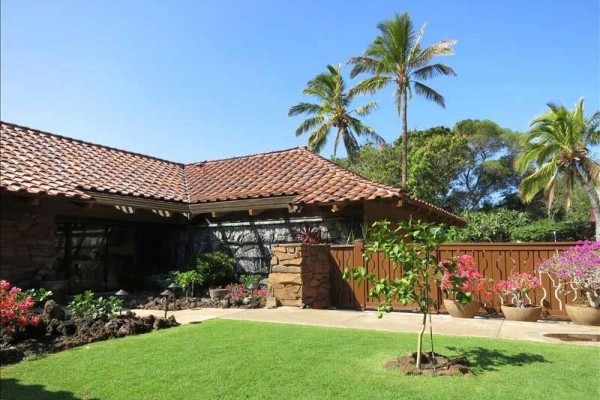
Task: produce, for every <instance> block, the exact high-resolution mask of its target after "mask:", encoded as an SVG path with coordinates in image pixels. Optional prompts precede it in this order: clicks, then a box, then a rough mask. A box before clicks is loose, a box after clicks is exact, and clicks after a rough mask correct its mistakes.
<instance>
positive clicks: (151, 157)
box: [0, 121, 185, 167]
mask: <svg viewBox="0 0 600 400" xmlns="http://www.w3.org/2000/svg"><path fill="white" fill-rule="evenodd" d="M0 123H1V124H2V125H9V126H12V127H17V128H21V129H26V130H28V131H31V132H34V133H37V134H42V135H49V136H53V137H56V138H60V139H65V140H68V141H70V142H76V143H82V144H87V145H91V146H96V147H101V148H104V149H108V150H114V151H118V152H119V153H127V154H132V155H135V156H141V157H145V158H150V159H153V160H157V161H162V162H166V163H169V164H174V165H178V166H181V167H183V166H184V165H185V164H184V163H180V162H177V161H170V160H167V159H164V158H159V157H155V156H150V155H148V154H142V153H138V152H135V151H130V150H123V149H119V148H116V147H112V146H107V145H104V144H99V143H94V142H88V141H87V140H82V139H75V138H72V137H69V136H65V135H59V134H57V133H52V132H48V131H43V130H41V129H36V128H31V127H29V126H25V125H19V124H15V123H12V122H6V121H0Z"/></svg>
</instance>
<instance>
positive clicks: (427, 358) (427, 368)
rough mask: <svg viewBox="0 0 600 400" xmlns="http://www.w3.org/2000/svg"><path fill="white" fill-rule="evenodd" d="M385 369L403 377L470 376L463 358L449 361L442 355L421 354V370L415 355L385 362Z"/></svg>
mask: <svg viewBox="0 0 600 400" xmlns="http://www.w3.org/2000/svg"><path fill="white" fill-rule="evenodd" d="M383 367H384V368H385V369H393V370H398V371H399V372H400V373H401V374H403V375H430V376H456V375H462V376H472V375H473V370H472V369H471V368H470V363H469V360H467V359H466V358H464V357H458V358H454V359H450V358H448V357H446V356H445V355H443V354H437V353H435V357H431V354H421V369H418V368H417V353H416V352H414V353H412V354H408V355H403V356H398V357H397V358H395V359H393V360H390V361H388V362H386V363H385V364H384V366H383Z"/></svg>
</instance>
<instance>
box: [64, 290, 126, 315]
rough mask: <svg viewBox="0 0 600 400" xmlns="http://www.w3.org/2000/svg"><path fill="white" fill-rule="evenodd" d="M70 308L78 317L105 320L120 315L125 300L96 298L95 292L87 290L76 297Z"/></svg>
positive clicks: (113, 297)
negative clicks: (104, 318)
mask: <svg viewBox="0 0 600 400" xmlns="http://www.w3.org/2000/svg"><path fill="white" fill-rule="evenodd" d="M68 307H69V310H71V313H72V314H73V315H74V316H76V317H85V316H91V317H92V318H94V319H95V318H103V317H106V316H110V315H113V314H116V313H118V312H119V311H120V310H121V309H122V308H123V300H122V299H120V298H118V297H116V296H110V297H108V298H104V297H96V296H95V295H94V292H92V291H91V290H86V291H85V292H83V293H80V294H78V295H75V297H73V300H72V301H71V302H70V303H69V306H68Z"/></svg>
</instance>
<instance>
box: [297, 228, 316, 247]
mask: <svg viewBox="0 0 600 400" xmlns="http://www.w3.org/2000/svg"><path fill="white" fill-rule="evenodd" d="M296 237H297V239H298V240H299V241H300V243H304V244H319V243H322V242H323V238H322V237H321V230H320V229H319V228H318V227H316V226H310V225H309V224H303V225H302V226H301V227H300V229H298V232H296Z"/></svg>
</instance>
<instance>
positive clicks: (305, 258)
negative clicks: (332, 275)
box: [268, 243, 331, 308]
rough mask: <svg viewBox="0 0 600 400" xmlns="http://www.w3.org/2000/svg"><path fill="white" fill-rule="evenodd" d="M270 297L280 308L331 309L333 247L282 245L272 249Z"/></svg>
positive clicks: (321, 245)
mask: <svg viewBox="0 0 600 400" xmlns="http://www.w3.org/2000/svg"><path fill="white" fill-rule="evenodd" d="M271 254H272V259H271V273H270V274H269V286H268V289H269V296H270V297H272V301H276V303H277V305H282V306H294V307H298V306H301V305H306V306H308V307H310V308H328V307H329V306H330V296H329V291H330V289H331V285H330V282H329V268H330V259H331V254H330V246H329V245H323V244H317V245H309V244H298V243H296V244H282V245H277V246H273V247H272V248H271Z"/></svg>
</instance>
